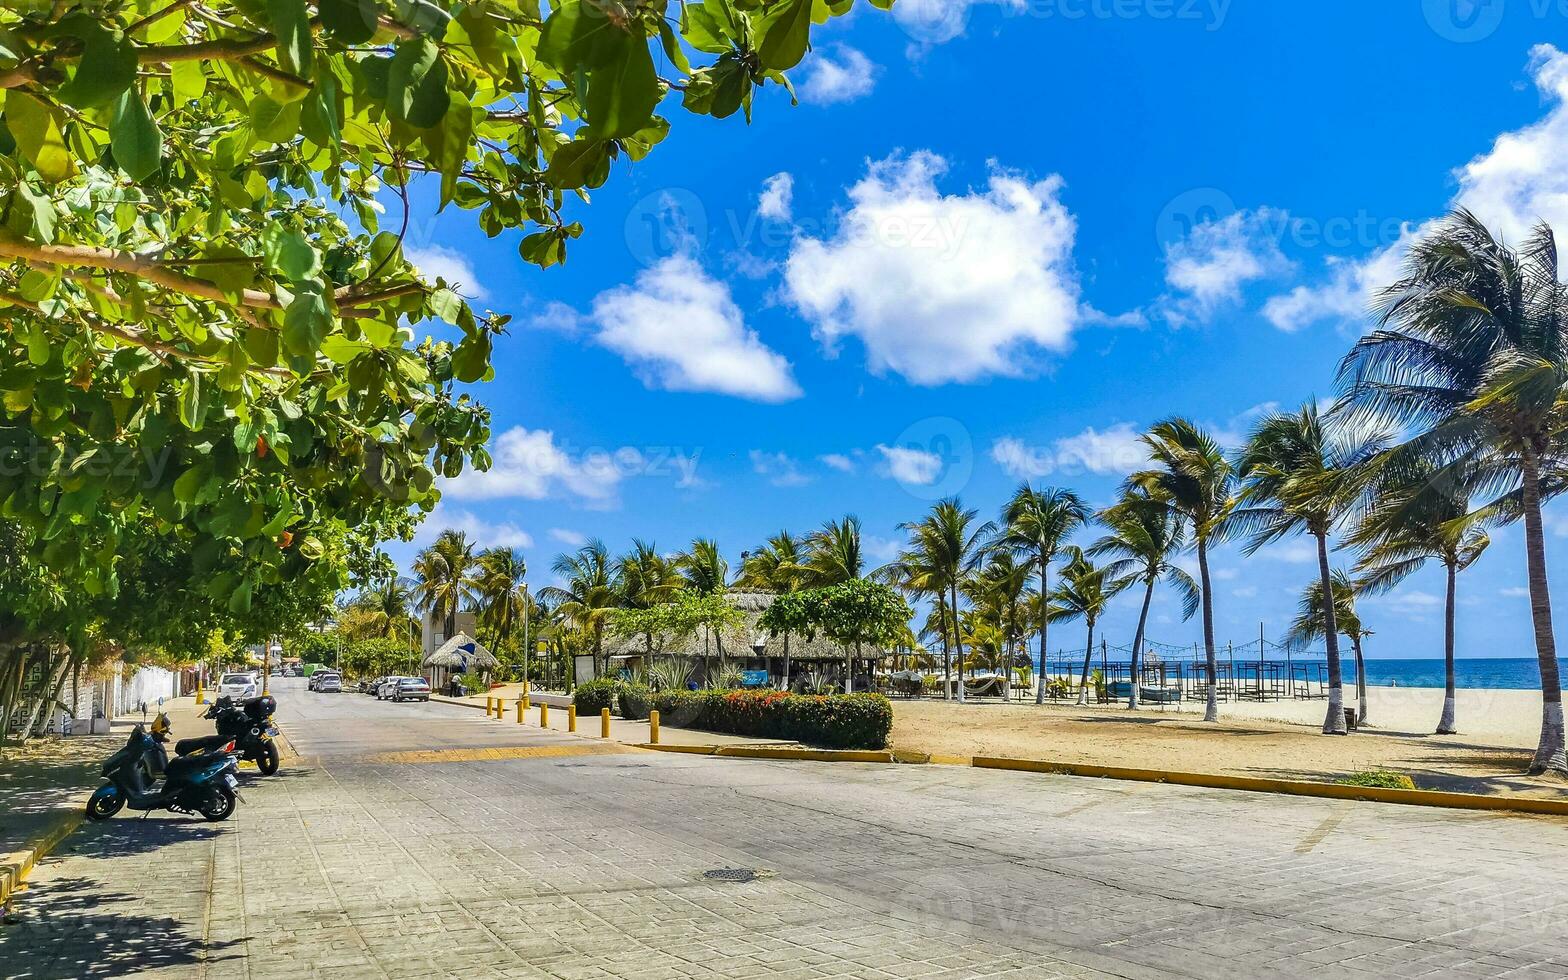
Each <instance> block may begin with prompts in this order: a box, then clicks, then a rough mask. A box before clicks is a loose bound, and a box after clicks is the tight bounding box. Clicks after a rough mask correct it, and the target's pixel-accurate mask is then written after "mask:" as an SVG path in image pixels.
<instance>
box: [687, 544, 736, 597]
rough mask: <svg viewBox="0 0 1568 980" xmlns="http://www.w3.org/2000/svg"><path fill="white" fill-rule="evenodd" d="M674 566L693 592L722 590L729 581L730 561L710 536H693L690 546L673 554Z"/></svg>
mask: <svg viewBox="0 0 1568 980" xmlns="http://www.w3.org/2000/svg"><path fill="white" fill-rule="evenodd" d="M675 567H676V569H678V570H679V572H680V575H681V577H682V578H684V579H685V580H686V585H687V587H688V588H690V589H692V590H693V591H695V592H723V591H724V587H725V585H727V584H728V583H729V577H730V563H729V562H727V561H725V560H724V556H723V555H721V554H719V543H718V542H717V541H714V540H713V539H711V538H694V539H693V540H692V543H691V547H690V548H688V549H687V550H686V551H683V552H681V553H680V554H678V555H676V556H675Z"/></svg>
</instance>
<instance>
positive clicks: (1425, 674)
mask: <svg viewBox="0 0 1568 980" xmlns="http://www.w3.org/2000/svg"><path fill="white" fill-rule="evenodd" d="M1253 652H1254V654H1255V653H1256V647H1254V648H1253ZM1565 652H1568V651H1565ZM1113 653H1114V652H1113ZM1081 656H1082V655H1081V654H1079V655H1077V656H1073V655H1067V656H1065V657H1064V658H1062V659H1060V660H1059V659H1058V657H1057V655H1056V654H1054V653H1053V654H1052V655H1051V668H1052V671H1053V672H1059V673H1069V672H1076V671H1077V669H1078V668H1077V664H1078V662H1079V661H1078V657H1081ZM1122 657H1123V659H1125V654H1122ZM1035 659H1036V663H1038V658H1035ZM1112 659H1113V660H1115V659H1116V658H1115V657H1114V656H1113V657H1112ZM1269 660H1270V661H1271V662H1279V663H1283V662H1284V659H1283V657H1278V655H1277V654H1276V652H1275V651H1272V650H1271V651H1269ZM1225 661H1226V656H1225V654H1224V653H1223V652H1222V653H1221V654H1220V662H1221V663H1224V662H1225ZM1183 662H1190V660H1187V661H1183ZM1247 662H1248V661H1247V660H1246V658H1244V657H1243V656H1241V654H1240V651H1238V652H1237V655H1236V660H1235V663H1236V665H1237V666H1238V667H1240V666H1241V665H1242V664H1243V663H1247ZM1251 662H1253V663H1256V661H1255V660H1254V661H1251ZM1294 662H1295V663H1296V664H1298V665H1300V664H1308V663H1313V662H1319V663H1321V660H1315V658H1313V657H1311V656H1306V657H1297V658H1295V659H1294ZM1099 663H1100V661H1099V655H1098V653H1097V654H1096V656H1095V658H1094V660H1093V662H1092V664H1091V665H1092V666H1094V667H1098V666H1099ZM1344 670H1345V683H1346V684H1350V683H1352V682H1353V681H1354V680H1355V671H1356V658H1355V657H1354V655H1352V654H1351V652H1350V649H1349V644H1346V649H1345V651H1344ZM1558 671H1559V673H1560V674H1561V676H1562V678H1563V687H1564V688H1568V657H1563V658H1560V659H1559V662H1558ZM1367 683H1368V684H1370V685H1373V686H1374V687H1437V688H1440V687H1442V686H1443V661H1442V660H1441V659H1436V660H1425V659H1423V660H1376V659H1368V660H1367ZM1454 683H1455V686H1457V687H1461V688H1470V689H1477V688H1489V689H1492V690H1503V691H1538V690H1540V688H1541V669H1540V667H1539V666H1538V665H1537V663H1536V660H1535V658H1534V657H1493V658H1464V657H1459V658H1456V659H1455V660H1454Z"/></svg>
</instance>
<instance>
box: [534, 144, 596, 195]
mask: <svg viewBox="0 0 1568 980" xmlns="http://www.w3.org/2000/svg"><path fill="white" fill-rule="evenodd" d="M609 152H610V144H609V143H608V142H607V141H605V140H597V139H580V140H573V141H572V142H570V143H568V144H566V145H565V146H563V147H561V148H560V149H558V150H556V151H555V156H554V157H552V158H551V159H550V169H549V170H547V171H545V179H546V180H548V181H549V182H550V185H551V186H552V187H559V188H562V189H563V190H570V189H572V188H576V187H582V186H584V185H585V184H587V183H588V182H589V177H590V175H592V174H593V172H594V171H595V170H597V169H598V168H599V167H600V166H601V165H602V164H605V163H606V162H608V160H609Z"/></svg>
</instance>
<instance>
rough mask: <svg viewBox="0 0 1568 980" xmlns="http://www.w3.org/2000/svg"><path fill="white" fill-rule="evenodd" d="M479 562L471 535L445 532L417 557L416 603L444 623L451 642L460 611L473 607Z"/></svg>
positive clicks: (443, 627) (415, 570)
mask: <svg viewBox="0 0 1568 980" xmlns="http://www.w3.org/2000/svg"><path fill="white" fill-rule="evenodd" d="M476 561H477V557H476V556H475V554H474V546H473V544H472V543H471V542H470V541H469V540H468V535H467V534H464V533H463V532H462V531H452V530H447V531H442V532H441V533H440V534H439V535H437V536H436V539H435V541H434V542H432V543H431V544H430V546H429V547H427V548H425V549H424V550H422V551H420V552H419V554H418V555H416V556H415V558H414V566H413V568H414V575H415V577H416V580H417V581H416V583H415V585H414V601H415V602H416V603H417V604H418V606H419V609H420V611H421V612H425V613H430V614H431V615H433V616H435V618H436V619H439V620H440V621H441V624H442V630H443V632H444V634H445V636H446V637H447V639H451V638H452V636H453V635H455V634H456V633H457V614H458V611H459V610H460V609H461V608H462V607H463V606H465V605H472V604H473V601H474V597H475V585H476V579H475V578H474V564H475V562H476Z"/></svg>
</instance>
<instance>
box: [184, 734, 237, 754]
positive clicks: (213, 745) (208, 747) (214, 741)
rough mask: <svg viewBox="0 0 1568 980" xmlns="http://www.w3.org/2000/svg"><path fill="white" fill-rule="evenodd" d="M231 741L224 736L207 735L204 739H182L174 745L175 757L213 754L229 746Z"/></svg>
mask: <svg viewBox="0 0 1568 980" xmlns="http://www.w3.org/2000/svg"><path fill="white" fill-rule="evenodd" d="M230 741H231V740H230V739H228V738H225V737H224V736H222V735H207V736H204V737H202V738H182V739H180V740H179V741H178V742H175V743H174V754H175V755H192V754H194V753H196V752H212V751H216V750H218V749H221V748H223V747H224V746H225V745H228V744H229V742H230Z"/></svg>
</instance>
